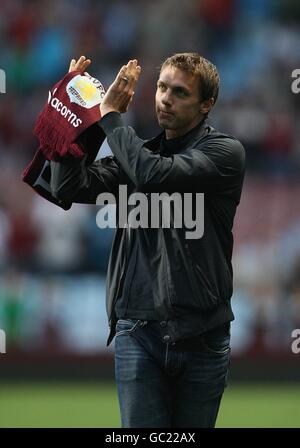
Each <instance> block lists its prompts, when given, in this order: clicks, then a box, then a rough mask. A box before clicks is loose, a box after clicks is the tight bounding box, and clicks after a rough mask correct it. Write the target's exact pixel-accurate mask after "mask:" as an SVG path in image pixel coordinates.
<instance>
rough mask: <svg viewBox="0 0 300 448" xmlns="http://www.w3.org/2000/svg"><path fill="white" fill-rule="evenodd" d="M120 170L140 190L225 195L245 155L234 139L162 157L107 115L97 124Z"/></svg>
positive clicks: (220, 139) (117, 118) (235, 181)
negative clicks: (220, 193)
mask: <svg viewBox="0 0 300 448" xmlns="http://www.w3.org/2000/svg"><path fill="white" fill-rule="evenodd" d="M99 124H100V126H101V127H102V129H103V130H104V132H105V133H106V136H107V141H108V144H109V146H110V148H111V150H112V152H113V154H114V155H115V156H116V158H117V159H118V161H119V163H120V165H121V167H122V169H123V170H124V171H125V172H126V174H127V175H128V177H129V178H130V179H131V180H132V182H133V183H134V184H135V185H136V186H137V187H138V188H140V189H145V190H155V191H166V190H175V191H180V190H181V189H182V188H184V190H185V191H186V190H187V188H192V189H194V188H195V187H196V188H197V190H198V191H200V189H201V191H202V192H206V191H209V192H224V191H227V190H231V189H232V188H235V187H236V186H237V185H238V183H239V182H240V179H241V175H242V174H243V172H244V164H245V153H244V148H243V146H242V145H241V143H240V142H239V141H238V140H236V139H234V138H233V137H229V136H224V137H215V138H210V139H206V141H205V142H203V144H200V145H198V146H197V147H191V148H188V149H185V150H184V151H182V152H181V153H179V154H173V155H171V156H169V157H163V156H161V155H160V154H156V153H153V152H152V151H150V150H149V149H148V148H147V147H146V146H145V142H144V141H143V140H141V139H140V138H139V137H138V136H137V135H136V133H135V131H134V130H133V129H132V128H131V127H129V126H125V125H124V124H123V121H122V118H121V115H120V114H118V113H116V112H110V113H109V114H107V115H105V116H104V117H103V118H102V119H101V120H100V122H99Z"/></svg>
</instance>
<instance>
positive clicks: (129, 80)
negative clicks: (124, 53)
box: [100, 59, 141, 117]
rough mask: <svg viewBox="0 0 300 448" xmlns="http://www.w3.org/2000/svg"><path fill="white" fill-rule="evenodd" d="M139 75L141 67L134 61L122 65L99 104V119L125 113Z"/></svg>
mask: <svg viewBox="0 0 300 448" xmlns="http://www.w3.org/2000/svg"><path fill="white" fill-rule="evenodd" d="M140 73H141V67H140V66H139V65H137V60H136V59H133V60H130V61H129V62H128V64H127V65H123V67H122V68H121V70H120V71H119V73H118V74H117V77H116V79H115V80H114V82H113V83H112V84H111V85H110V87H109V88H108V90H107V92H106V94H105V96H104V98H103V100H102V103H101V104H100V113H101V117H104V115H106V114H108V113H109V112H120V113H124V112H127V110H128V108H129V105H130V103H131V101H132V98H133V95H134V89H135V86H136V83H137V81H138V79H139V76H140Z"/></svg>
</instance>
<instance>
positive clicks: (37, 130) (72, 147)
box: [34, 112, 84, 161]
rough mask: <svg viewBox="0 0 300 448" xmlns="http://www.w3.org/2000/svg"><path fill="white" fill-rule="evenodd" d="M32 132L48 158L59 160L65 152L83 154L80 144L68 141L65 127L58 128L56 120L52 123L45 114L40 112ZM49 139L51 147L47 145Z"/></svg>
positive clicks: (80, 155) (79, 155)
mask: <svg viewBox="0 0 300 448" xmlns="http://www.w3.org/2000/svg"><path fill="white" fill-rule="evenodd" d="M34 134H35V135H36V137H37V138H38V139H39V141H40V149H41V151H42V152H43V154H44V155H45V157H46V158H47V159H48V160H54V161H56V160H59V159H60V158H61V157H63V156H65V155H66V154H67V153H68V154H72V155H73V156H75V157H78V158H81V157H83V155H84V152H83V151H82V145H80V144H77V143H71V144H70V142H69V140H68V138H67V136H66V129H64V128H60V129H58V126H57V122H56V123H53V122H52V121H50V120H49V119H48V117H47V115H46V114H45V113H43V112H41V113H40V114H39V116H38V118H37V121H36V125H35V127H34ZM49 141H51V147H50V146H49Z"/></svg>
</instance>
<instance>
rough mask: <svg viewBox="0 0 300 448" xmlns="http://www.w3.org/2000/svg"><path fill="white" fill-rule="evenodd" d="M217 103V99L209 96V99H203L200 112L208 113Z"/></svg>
mask: <svg viewBox="0 0 300 448" xmlns="http://www.w3.org/2000/svg"><path fill="white" fill-rule="evenodd" d="M214 104H215V100H214V99H213V98H209V99H208V100H205V101H202V102H201V103H200V112H201V114H203V115H204V114H208V113H209V112H210V110H211V109H212V108H213V105H214Z"/></svg>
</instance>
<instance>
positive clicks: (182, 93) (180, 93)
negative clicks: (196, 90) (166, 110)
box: [175, 90, 186, 98]
mask: <svg viewBox="0 0 300 448" xmlns="http://www.w3.org/2000/svg"><path fill="white" fill-rule="evenodd" d="M175 93H176V95H177V96H180V97H181V98H184V97H185V96H186V93H185V91H184V90H177V91H176V92H175Z"/></svg>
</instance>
